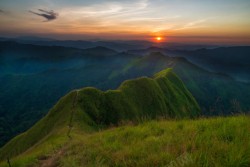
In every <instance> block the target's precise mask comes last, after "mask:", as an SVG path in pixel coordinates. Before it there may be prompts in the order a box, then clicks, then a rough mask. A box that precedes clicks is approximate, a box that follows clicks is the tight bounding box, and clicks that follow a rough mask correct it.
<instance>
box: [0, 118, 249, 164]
mask: <svg viewBox="0 0 250 167" xmlns="http://www.w3.org/2000/svg"><path fill="white" fill-rule="evenodd" d="M249 132H250V118H249V117H248V116H234V117H217V118H209V119H205V118H201V119H198V120H154V121H145V122H142V123H141V124H130V125H123V126H120V127H118V128H115V127H114V128H110V129H107V130H103V131H99V132H91V133H83V132H82V131H79V129H78V128H75V129H74V130H73V131H72V137H71V138H70V139H69V138H67V137H66V135H65V133H66V129H65V130H64V131H63V130H62V131H61V133H58V134H57V135H54V136H52V137H49V138H47V139H46V140H45V141H43V142H41V143H40V144H39V145H36V146H34V147H33V148H31V149H30V150H28V151H26V152H25V153H23V154H21V155H20V156H18V157H16V158H13V159H10V163H11V165H12V166H15V167H24V166H46V167H48V166H62V167H80V166H83V165H84V166H133V167H135V166H142V167H145V166H169V167H170V166H171V167H177V166H187V167H189V166H190V167H191V166H192V167H193V166H197V167H201V166H202V167H211V166H216V167H225V166H227V167H248V166H249V165H250V133H249ZM0 166H3V167H8V164H7V163H6V162H2V163H0Z"/></svg>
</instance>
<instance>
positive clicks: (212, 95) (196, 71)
mask: <svg viewBox="0 0 250 167" xmlns="http://www.w3.org/2000/svg"><path fill="white" fill-rule="evenodd" d="M165 68H173V71H174V72H175V73H176V74H177V75H178V76H179V77H180V78H181V79H182V80H183V82H184V83H185V85H186V86H187V88H188V89H189V90H190V91H191V93H192V94H193V95H194V97H195V98H196V99H197V101H198V103H199V104H200V106H201V108H202V110H203V113H205V114H208V115H219V114H225V115H228V114H230V113H236V112H239V111H243V112H248V111H250V105H249V103H248V99H249V98H250V93H249V92H250V84H247V83H242V82H238V81H236V80H234V79H233V78H232V77H230V76H228V75H225V74H221V73H215V72H209V71H207V70H204V69H202V68H200V67H199V66H197V65H195V64H193V63H191V62H190V61H188V60H187V59H186V58H183V57H169V56H166V55H164V54H162V53H160V52H154V53H150V54H148V55H146V56H144V57H142V58H139V59H137V60H136V61H133V62H132V63H130V64H128V65H127V66H126V67H125V68H124V70H122V71H121V73H118V74H117V75H118V76H119V75H124V76H126V75H129V76H130V77H131V74H132V77H133V76H144V75H146V76H147V75H151V74H152V73H154V72H156V71H159V70H162V69H165Z"/></svg>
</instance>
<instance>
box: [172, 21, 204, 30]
mask: <svg viewBox="0 0 250 167" xmlns="http://www.w3.org/2000/svg"><path fill="white" fill-rule="evenodd" d="M207 20H208V19H200V20H195V21H192V22H189V23H187V24H185V25H184V26H182V27H180V28H177V29H175V30H183V29H188V28H198V27H201V26H202V23H205V22H206V21H207Z"/></svg>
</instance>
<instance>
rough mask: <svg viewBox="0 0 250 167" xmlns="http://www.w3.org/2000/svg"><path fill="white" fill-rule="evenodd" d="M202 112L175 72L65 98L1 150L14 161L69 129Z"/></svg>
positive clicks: (1, 155)
mask: <svg viewBox="0 0 250 167" xmlns="http://www.w3.org/2000/svg"><path fill="white" fill-rule="evenodd" d="M199 115H200V108H199V105H198V104H197V102H196V100H195V99H194V98H193V96H192V95H191V93H190V92H189V91H188V90H187V89H186V87H185V86H184V84H183V83H182V81H181V80H180V79H179V78H178V77H177V76H176V75H175V74H174V73H173V72H172V70H171V69H166V70H163V71H161V72H159V73H157V74H155V75H154V76H153V78H147V77H142V78H138V79H135V80H128V81H125V82H123V83H122V84H121V85H120V87H119V88H118V89H117V90H108V91H105V92H103V91H100V90H98V89H96V88H90V87H87V88H83V89H79V90H75V91H71V92H70V93H69V94H67V95H66V96H64V97H63V98H61V99H60V100H59V101H58V102H57V104H56V105H55V106H54V107H53V108H52V109H51V110H50V112H49V113H48V114H47V115H46V116H45V117H44V118H42V119H41V120H40V121H39V122H37V123H36V124H35V125H34V126H33V127H32V128H30V129H29V130H28V131H26V132H24V133H22V134H20V135H19V136H17V137H15V138H14V139H12V140H11V141H10V142H8V143H7V144H6V145H5V146H4V147H2V148H1V149H0V160H4V159H6V158H8V157H14V156H17V155H19V154H20V153H23V152H24V151H26V150H28V149H29V148H31V147H33V146H34V145H36V144H39V143H41V142H43V141H44V140H46V139H48V138H50V137H51V136H53V135H56V134H58V133H60V131H64V130H65V129H67V126H68V127H69V130H68V133H67V134H68V136H69V137H70V133H71V131H72V130H73V129H72V128H71V127H72V126H73V124H74V125H75V124H77V126H76V127H79V128H82V129H83V130H84V129H86V128H87V129H96V128H98V127H105V126H110V125H118V124H119V123H121V122H124V121H125V122H128V121H132V122H139V121H141V120H143V119H156V118H159V117H163V118H195V117H197V116H199Z"/></svg>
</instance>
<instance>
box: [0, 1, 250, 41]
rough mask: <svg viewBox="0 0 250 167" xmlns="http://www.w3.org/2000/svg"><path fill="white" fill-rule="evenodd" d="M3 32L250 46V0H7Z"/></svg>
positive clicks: (2, 7)
mask: <svg viewBox="0 0 250 167" xmlns="http://www.w3.org/2000/svg"><path fill="white" fill-rule="evenodd" d="M0 25H1V26H0V36H8V37H15V36H23V35H35V36H43V37H50V38H56V39H93V40H94V39H111V40H113V39H119V40H150V39H151V38H153V37H157V36H161V37H163V39H164V40H166V41H170V42H181V41H182V42H207V43H213V42H214V43H234V44H250V0H119V1H118V0H74V1H70V0H39V1H35V0H1V1H0Z"/></svg>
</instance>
